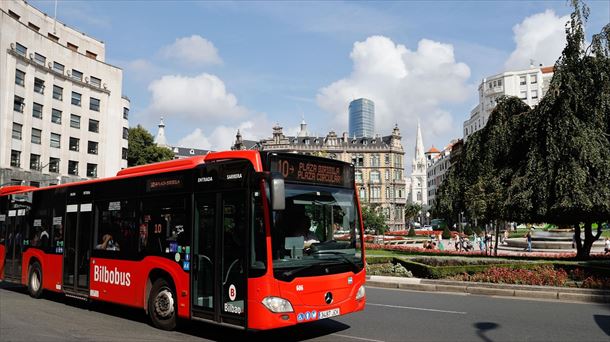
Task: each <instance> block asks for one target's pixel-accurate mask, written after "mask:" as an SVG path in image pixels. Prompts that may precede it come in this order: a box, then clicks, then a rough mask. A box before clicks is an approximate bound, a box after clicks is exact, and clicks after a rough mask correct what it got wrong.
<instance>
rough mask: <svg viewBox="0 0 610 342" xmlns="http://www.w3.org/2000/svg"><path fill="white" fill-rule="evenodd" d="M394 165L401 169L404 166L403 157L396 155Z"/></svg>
mask: <svg viewBox="0 0 610 342" xmlns="http://www.w3.org/2000/svg"><path fill="white" fill-rule="evenodd" d="M394 167H397V168H399V169H401V168H402V157H401V156H398V155H397V156H395V157H394Z"/></svg>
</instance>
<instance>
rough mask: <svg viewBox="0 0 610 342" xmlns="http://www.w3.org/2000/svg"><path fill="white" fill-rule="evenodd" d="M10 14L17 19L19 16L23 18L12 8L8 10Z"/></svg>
mask: <svg viewBox="0 0 610 342" xmlns="http://www.w3.org/2000/svg"><path fill="white" fill-rule="evenodd" d="M8 15H10V16H11V17H13V18H14V19H15V20H19V18H21V16H20V15H19V14H17V13H15V12H13V11H11V10H8Z"/></svg>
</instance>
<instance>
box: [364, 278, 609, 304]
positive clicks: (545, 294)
mask: <svg viewBox="0 0 610 342" xmlns="http://www.w3.org/2000/svg"><path fill="white" fill-rule="evenodd" d="M366 284H367V286H373V287H385V288H395V289H405V290H415V291H427V292H457V293H469V294H475V295H487V296H504V297H519V298H535V299H551V300H552V299H554V300H558V301H564V300H565V301H575V302H586V303H610V291H607V290H594V289H579V288H571V287H552V286H532V285H510V284H492V283H479V282H466V281H452V280H433V279H419V278H403V277H387V276H367V281H366Z"/></svg>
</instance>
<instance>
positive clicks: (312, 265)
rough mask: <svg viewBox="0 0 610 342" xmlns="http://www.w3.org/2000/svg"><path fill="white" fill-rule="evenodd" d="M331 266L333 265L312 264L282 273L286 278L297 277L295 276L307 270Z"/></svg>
mask: <svg viewBox="0 0 610 342" xmlns="http://www.w3.org/2000/svg"><path fill="white" fill-rule="evenodd" d="M330 265H333V263H328V262H325V263H317V264H311V265H307V266H303V267H299V268H295V269H293V270H290V271H286V272H284V273H282V275H283V276H284V277H292V276H293V275H295V274H297V273H299V272H301V271H305V270H308V269H310V268H314V267H316V266H330Z"/></svg>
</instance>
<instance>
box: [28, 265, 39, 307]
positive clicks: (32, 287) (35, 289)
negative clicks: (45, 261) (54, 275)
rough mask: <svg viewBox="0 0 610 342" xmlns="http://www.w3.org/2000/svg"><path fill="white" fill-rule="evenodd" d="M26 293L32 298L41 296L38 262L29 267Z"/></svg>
mask: <svg viewBox="0 0 610 342" xmlns="http://www.w3.org/2000/svg"><path fill="white" fill-rule="evenodd" d="M28 292H29V293H30V296H32V297H33V298H40V296H42V268H41V267H40V264H39V263H38V262H34V263H33V264H32V265H31V266H30V271H29V272H28Z"/></svg>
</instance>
